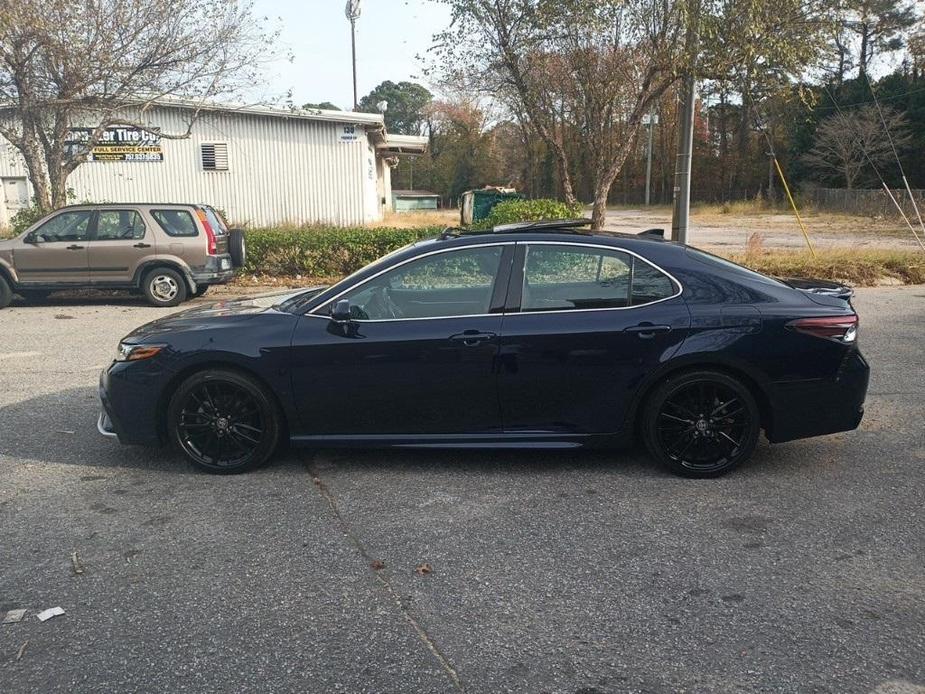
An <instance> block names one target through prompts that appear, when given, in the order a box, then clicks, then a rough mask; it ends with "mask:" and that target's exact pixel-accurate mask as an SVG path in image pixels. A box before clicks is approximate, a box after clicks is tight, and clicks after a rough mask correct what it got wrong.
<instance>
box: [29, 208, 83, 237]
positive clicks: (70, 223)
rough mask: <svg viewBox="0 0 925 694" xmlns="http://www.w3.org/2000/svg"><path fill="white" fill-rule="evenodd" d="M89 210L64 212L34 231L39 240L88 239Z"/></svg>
mask: <svg viewBox="0 0 925 694" xmlns="http://www.w3.org/2000/svg"><path fill="white" fill-rule="evenodd" d="M92 215H93V213H92V212H91V211H89V210H75V211H73V212H62V213H61V214H59V215H56V216H55V217H52V218H51V219H49V220H48V221H47V222H45V223H44V224H43V225H42V226H40V227H39V228H38V229H36V230H35V231H34V232H33V233H34V234H35V239H36V240H37V241H45V242H48V243H51V242H54V241H86V240H87V237H88V234H89V230H90V217H91V216H92Z"/></svg>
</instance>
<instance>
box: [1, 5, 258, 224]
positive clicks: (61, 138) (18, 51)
mask: <svg viewBox="0 0 925 694" xmlns="http://www.w3.org/2000/svg"><path fill="white" fill-rule="evenodd" d="M270 38H271V37H269V36H267V35H266V33H265V32H264V30H263V27H262V24H261V23H260V22H258V20H256V19H255V18H254V17H253V15H252V13H251V6H250V5H249V4H243V5H239V4H238V3H229V2H227V1H226V0H83V1H82V2H73V0H17V2H15V3H4V4H3V7H2V9H0V135H2V136H3V137H4V138H6V139H7V140H8V141H9V142H10V144H12V146H13V147H14V148H15V149H16V150H17V151H18V152H19V154H21V155H22V157H23V159H24V160H25V164H26V167H27V169H28V173H29V180H30V181H31V183H32V187H33V191H34V197H35V202H36V206H37V207H38V208H39V209H40V210H41V211H48V210H50V209H53V208H55V207H60V206H61V205H64V204H65V203H66V198H67V178H68V176H69V175H70V174H71V173H72V172H73V171H74V170H75V169H76V168H77V167H78V166H80V164H82V163H83V162H85V161H86V160H87V157H88V155H89V153H90V151H91V150H92V149H93V147H94V146H96V145H97V144H98V143H99V142H100V141H101V139H102V138H103V136H104V135H105V133H106V129H107V128H109V127H112V126H119V125H121V126H134V127H140V128H144V127H145V126H144V123H141V122H136V119H133V118H132V117H131V114H133V113H134V114H138V113H142V114H143V113H144V111H145V109H146V108H148V107H149V106H150V105H151V104H153V103H155V102H156V101H157V100H158V99H162V98H164V97H180V98H184V99H188V100H192V102H193V103H199V104H202V103H203V102H205V101H207V100H213V99H218V98H231V97H233V96H235V95H237V94H239V93H240V91H241V90H242V89H243V88H245V87H248V86H251V85H253V84H254V82H255V81H256V75H257V73H256V70H257V69H258V67H259V65H260V63H261V60H262V58H263V56H264V55H266V52H265V51H266V47H267V45H268V41H269V40H270ZM197 115H198V110H197V109H194V110H193V117H194V118H195V117H196V116H197ZM137 120H140V119H137ZM76 127H81V128H89V136H88V137H87V138H86V139H85V140H83V141H82V142H80V143H79V144H76V145H75V143H74V137H73V134H72V132H73V129H74V128H76ZM160 136H161V137H165V138H170V137H184V136H188V132H187V133H175V134H174V133H160Z"/></svg>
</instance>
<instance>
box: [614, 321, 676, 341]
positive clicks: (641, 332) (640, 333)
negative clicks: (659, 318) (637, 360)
mask: <svg viewBox="0 0 925 694" xmlns="http://www.w3.org/2000/svg"><path fill="white" fill-rule="evenodd" d="M623 332H625V333H636V336H637V337H639V339H640V340H651V339H652V338H653V337H655V335H656V333H670V332H671V326H670V325H652V323H640V324H639V325H634V326H632V327H629V328H625V329H624V330H623Z"/></svg>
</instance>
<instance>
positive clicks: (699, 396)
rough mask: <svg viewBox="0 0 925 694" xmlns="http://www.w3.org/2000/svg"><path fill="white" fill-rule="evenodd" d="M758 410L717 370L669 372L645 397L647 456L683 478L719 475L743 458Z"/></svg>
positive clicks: (754, 438)
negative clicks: (647, 396) (649, 455)
mask: <svg viewBox="0 0 925 694" xmlns="http://www.w3.org/2000/svg"><path fill="white" fill-rule="evenodd" d="M760 425H761V422H760V413H759V410H758V405H757V403H756V402H755V398H754V397H753V396H752V394H751V392H750V391H749V389H748V388H747V387H746V386H745V385H744V384H743V383H741V382H740V381H738V380H737V379H735V378H733V377H731V376H729V375H727V374H725V373H722V372H719V371H708V370H704V371H693V372H687V373H683V374H680V375H678V376H669V377H668V378H666V379H665V381H663V382H662V383H661V384H659V386H657V387H656V389H655V391H654V392H653V393H652V395H651V396H650V397H649V398H648V401H647V403H646V407H645V410H644V412H643V422H642V429H643V437H644V439H645V443H646V447H647V448H648V449H649V452H650V454H651V455H652V456H653V457H654V458H655V459H656V460H658V461H659V462H661V463H662V464H664V465H666V466H667V467H668V468H669V469H670V470H671V471H672V472H675V473H676V474H679V475H683V476H685V477H718V476H720V475H723V474H725V473H727V472H729V471H730V470H732V469H733V468H735V467H736V466H738V465H739V464H741V463H742V462H744V461H746V460H748V459H749V458H750V457H751V455H752V452H753V451H754V450H755V445H756V444H757V442H758V433H759V429H760Z"/></svg>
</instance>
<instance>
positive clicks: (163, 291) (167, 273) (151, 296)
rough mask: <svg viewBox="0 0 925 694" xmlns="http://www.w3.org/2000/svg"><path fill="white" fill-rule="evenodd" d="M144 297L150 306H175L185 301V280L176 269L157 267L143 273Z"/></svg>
mask: <svg viewBox="0 0 925 694" xmlns="http://www.w3.org/2000/svg"><path fill="white" fill-rule="evenodd" d="M142 289H143V290H144V293H145V297H147V299H148V303H149V304H151V305H152V306H177V305H178V304H181V303H183V302H184V301H186V295H187V293H188V290H187V288H186V281H185V280H184V279H183V278H182V277H181V276H180V273H179V272H177V271H176V270H173V269H171V268H167V267H159V268H155V269H153V270H151V272H149V273H148V274H147V275H145V279H144V284H143V285H142Z"/></svg>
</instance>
